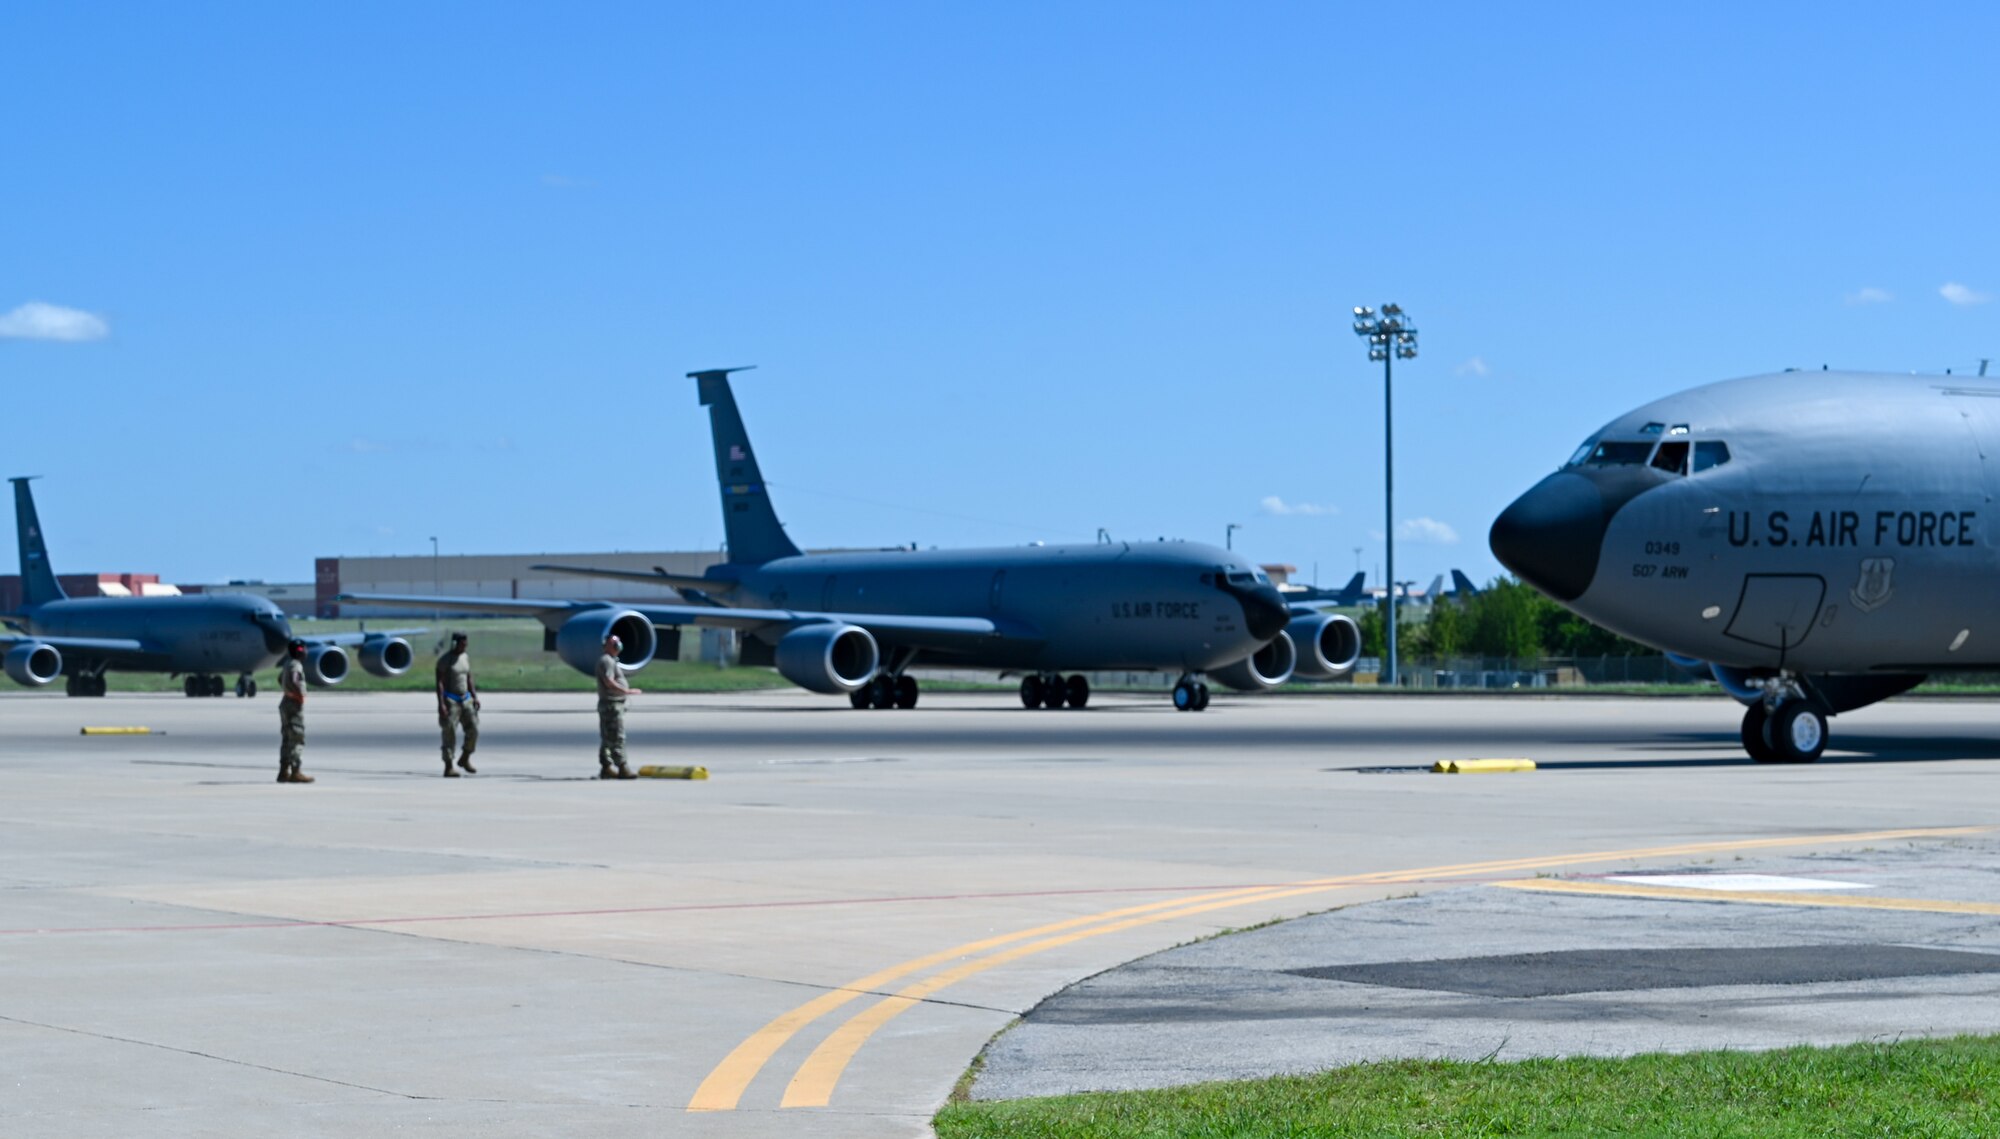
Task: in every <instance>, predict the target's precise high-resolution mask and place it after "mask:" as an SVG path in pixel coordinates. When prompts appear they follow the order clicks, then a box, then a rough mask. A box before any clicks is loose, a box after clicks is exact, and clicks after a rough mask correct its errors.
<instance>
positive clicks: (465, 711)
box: [438, 696, 479, 767]
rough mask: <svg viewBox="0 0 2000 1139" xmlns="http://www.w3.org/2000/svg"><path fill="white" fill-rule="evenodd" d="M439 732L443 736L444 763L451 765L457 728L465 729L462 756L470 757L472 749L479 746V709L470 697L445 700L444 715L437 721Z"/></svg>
mask: <svg viewBox="0 0 2000 1139" xmlns="http://www.w3.org/2000/svg"><path fill="white" fill-rule="evenodd" d="M438 728H439V732H440V734H442V735H443V736H444V765H445V766H446V767H450V766H451V761H452V748H453V747H455V746H456V745H457V742H458V741H457V730H458V729H460V728H463V729H464V731H465V751H464V753H463V758H466V759H470V758H472V751H473V749H474V748H476V747H478V746H479V709H478V708H476V707H474V706H473V704H472V698H471V697H469V696H468V697H466V698H465V699H464V700H446V701H445V702H444V716H443V717H442V718H441V719H440V720H439V721H438Z"/></svg>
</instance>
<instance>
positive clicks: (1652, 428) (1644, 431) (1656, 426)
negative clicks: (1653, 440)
mask: <svg viewBox="0 0 2000 1139" xmlns="http://www.w3.org/2000/svg"><path fill="white" fill-rule="evenodd" d="M1666 429H1667V425H1666V424H1664V423H1648V424H1647V425H1645V426H1644V427H1641V428H1640V429H1639V434H1641V435H1658V434H1659V433H1660V432H1662V431H1665V430H1666Z"/></svg>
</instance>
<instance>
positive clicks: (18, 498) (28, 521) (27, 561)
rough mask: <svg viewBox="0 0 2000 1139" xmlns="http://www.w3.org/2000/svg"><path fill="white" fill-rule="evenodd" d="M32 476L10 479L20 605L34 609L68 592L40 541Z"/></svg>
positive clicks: (40, 528) (40, 525) (40, 534)
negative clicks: (18, 555) (18, 547)
mask: <svg viewBox="0 0 2000 1139" xmlns="http://www.w3.org/2000/svg"><path fill="white" fill-rule="evenodd" d="M33 477H34V476H32V475H30V476H27V477H25V478H16V479H9V480H8V481H9V482H12V483H13V484H14V532H15V534H16V535H17V536H18V537H19V538H20V542H21V608H22V609H33V608H35V607H36V606H38V605H46V604H48V603H49V602H51V601H61V600H63V599H64V598H65V597H68V596H69V595H68V594H66V593H64V592H63V588H62V585H61V584H59V583H58V582H57V581H56V572H55V570H54V569H52V568H51V567H50V566H49V547H48V544H47V543H45V542H44V541H42V522H41V519H39V518H37V517H36V516H35V496H34V494H33V493H32V492H31V491H29V490H28V483H29V481H30V480H31V479H32V478H33Z"/></svg>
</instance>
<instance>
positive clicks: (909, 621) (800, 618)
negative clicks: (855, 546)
mask: <svg viewBox="0 0 2000 1139" xmlns="http://www.w3.org/2000/svg"><path fill="white" fill-rule="evenodd" d="M630 608H631V610H632V611H633V612H635V613H638V614H640V615H641V616H643V617H645V618H646V619H647V620H649V621H651V622H652V623H653V624H655V625H708V626H716V627H721V628H728V629H743V630H746V631H747V630H756V629H762V628H764V627H766V626H771V625H777V626H785V627H797V626H800V625H818V624H826V623H830V622H838V623H840V624H844V625H859V626H860V627H862V628H864V629H866V630H868V632H869V634H870V635H871V636H873V637H874V638H875V639H876V640H877V641H880V642H883V643H885V644H891V645H906V646H908V647H910V648H918V649H941V650H945V651H951V650H954V649H965V648H970V647H973V646H975V645H980V644H988V643H991V642H993V641H995V640H1013V641H1020V642H1029V643H1031V642H1036V641H1040V640H1041V639H1042V638H1041V634H1040V633H1039V632H1037V631H1035V630H1034V629H1032V628H1030V627H1028V626H1026V625H1022V624H1020V623H1018V622H999V621H993V620H989V619H988V618H985V617H922V616H904V615H898V614H887V613H820V612H815V611H811V610H798V609H730V608H725V607H717V606H708V605H633V606H630Z"/></svg>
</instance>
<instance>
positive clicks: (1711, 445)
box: [1694, 439, 1729, 474]
mask: <svg viewBox="0 0 2000 1139" xmlns="http://www.w3.org/2000/svg"><path fill="white" fill-rule="evenodd" d="M1728 461H1729V444H1727V443H1724V442H1722V441H1721V440H1719V439H1713V440H1709V439H1705V440H1703V441H1701V442H1699V443H1696V444H1695V445H1694V473H1695V474H1700V473H1701V472H1703V471H1705V470H1707V469H1709V468H1710V467H1719V466H1721V465H1722V464H1724V463H1726V462H1728Z"/></svg>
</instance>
